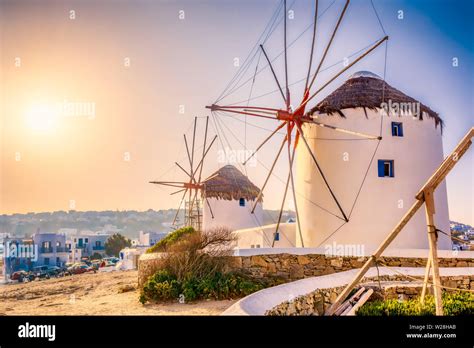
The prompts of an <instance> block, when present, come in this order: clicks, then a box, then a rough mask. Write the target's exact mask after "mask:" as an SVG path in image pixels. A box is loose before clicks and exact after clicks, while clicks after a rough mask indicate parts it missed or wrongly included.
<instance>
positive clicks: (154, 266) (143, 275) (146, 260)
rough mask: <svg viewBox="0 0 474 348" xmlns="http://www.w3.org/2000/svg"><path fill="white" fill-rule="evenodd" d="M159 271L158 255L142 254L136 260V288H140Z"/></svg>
mask: <svg viewBox="0 0 474 348" xmlns="http://www.w3.org/2000/svg"><path fill="white" fill-rule="evenodd" d="M159 269H160V254H159V253H153V254H143V255H141V256H140V259H139V260H138V287H139V288H141V287H142V285H143V284H144V283H145V282H146V280H147V279H148V278H149V277H150V276H152V275H153V274H155V273H156V272H157V271H158V270H159Z"/></svg>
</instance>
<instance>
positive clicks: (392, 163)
mask: <svg viewBox="0 0 474 348" xmlns="http://www.w3.org/2000/svg"><path fill="white" fill-rule="evenodd" d="M393 166H394V161H393V160H392V161H390V177H391V178H393V177H394V175H393Z"/></svg>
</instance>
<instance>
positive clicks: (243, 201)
mask: <svg viewBox="0 0 474 348" xmlns="http://www.w3.org/2000/svg"><path fill="white" fill-rule="evenodd" d="M239 205H240V206H241V207H245V198H241V199H239Z"/></svg>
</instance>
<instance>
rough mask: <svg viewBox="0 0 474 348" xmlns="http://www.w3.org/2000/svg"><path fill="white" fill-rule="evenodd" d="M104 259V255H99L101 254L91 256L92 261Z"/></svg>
mask: <svg viewBox="0 0 474 348" xmlns="http://www.w3.org/2000/svg"><path fill="white" fill-rule="evenodd" d="M100 259H102V255H101V254H99V253H94V254H93V255H92V256H91V260H100Z"/></svg>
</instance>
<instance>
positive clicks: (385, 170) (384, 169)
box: [378, 160, 394, 178]
mask: <svg viewBox="0 0 474 348" xmlns="http://www.w3.org/2000/svg"><path fill="white" fill-rule="evenodd" d="M393 166H394V162H393V160H379V161H378V174H379V177H380V178H384V177H390V178H393V177H394V168H393Z"/></svg>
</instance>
